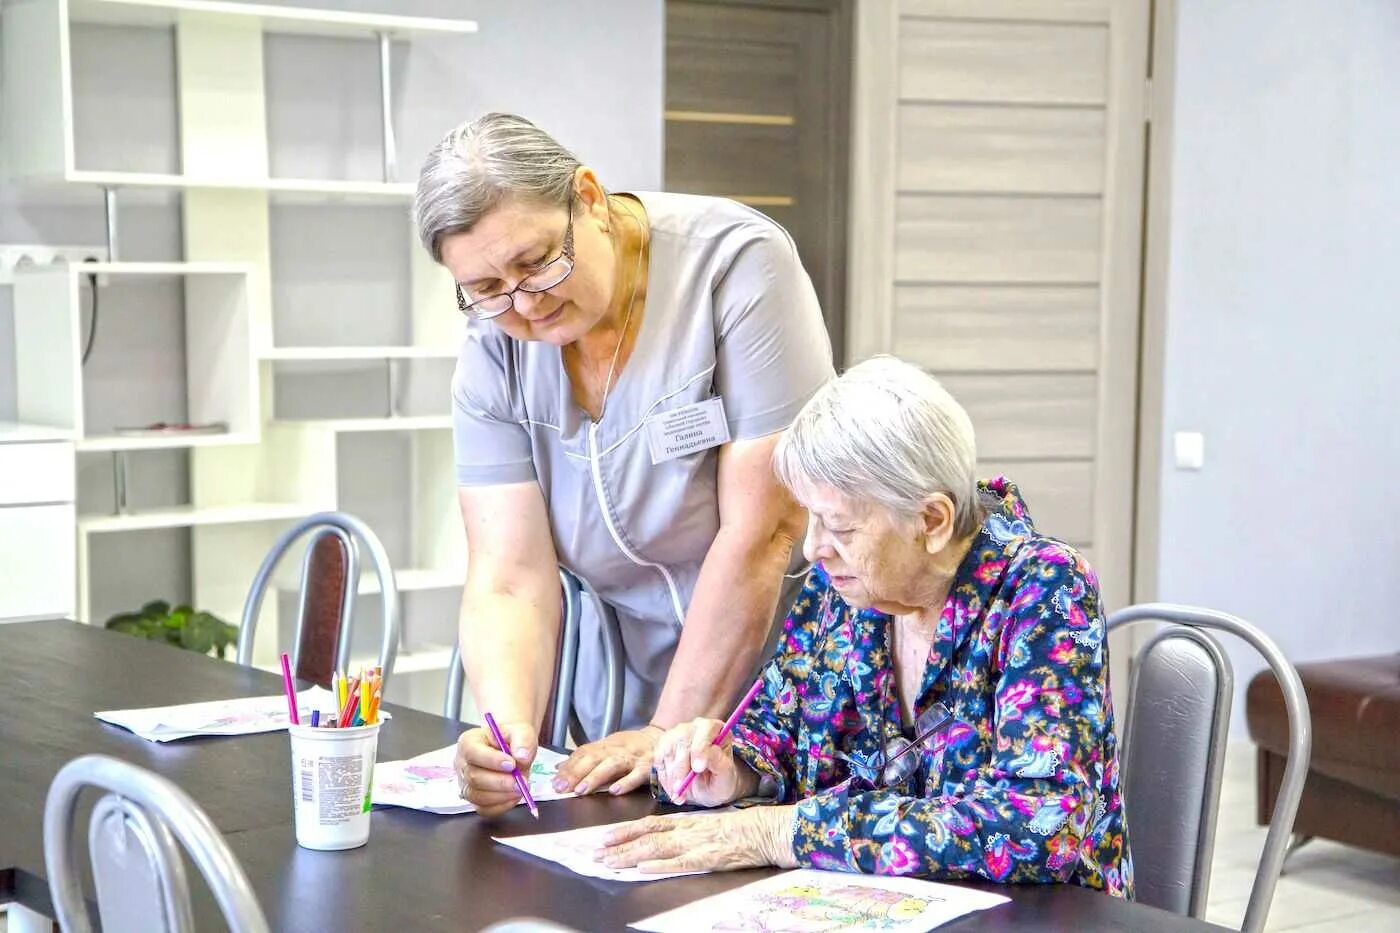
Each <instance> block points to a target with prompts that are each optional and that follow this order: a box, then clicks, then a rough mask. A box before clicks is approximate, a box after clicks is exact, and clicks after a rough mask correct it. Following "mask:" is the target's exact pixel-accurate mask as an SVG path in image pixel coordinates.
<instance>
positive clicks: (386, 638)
mask: <svg viewBox="0 0 1400 933" xmlns="http://www.w3.org/2000/svg"><path fill="white" fill-rule="evenodd" d="M311 532H314V534H312V537H311V540H310V541H309V542H308V543H307V547H306V554H305V555H304V556H303V558H302V576H301V592H300V596H299V603H298V609H297V627H296V632H295V633H294V635H293V645H292V658H291V660H292V668H293V670H296V669H297V668H298V667H299V661H300V655H301V627H302V624H303V620H304V618H305V614H306V599H307V582H308V576H309V574H310V572H311V561H312V555H313V553H314V552H315V549H316V544H317V542H318V541H319V540H320V539H321V538H322V537H323V536H325V535H334V536H335V537H337V538H339V539H340V540H341V543H342V544H343V545H344V546H345V549H346V553H347V555H348V558H347V563H346V568H345V589H344V593H343V599H342V604H341V617H340V636H339V640H338V643H337V645H336V667H337V668H338V669H340V670H346V669H348V668H349V666H350V647H351V646H350V641H351V638H350V635H351V629H352V626H353V623H354V611H355V594H356V591H357V589H358V587H359V582H360V564H359V547H358V544H359V543H361V542H362V543H363V544H364V545H365V547H366V548H368V549H369V557H370V563H371V564H372V565H373V566H374V572H375V576H376V577H378V579H379V590H380V599H381V609H380V617H381V619H382V622H383V634H382V640H381V643H380V648H379V666H380V667H382V668H383V669H384V682H385V683H386V684H387V683H388V681H389V676H390V675H391V674H392V673H393V670H394V659H395V658H396V657H397V656H398V651H399V619H400V609H399V588H398V585H397V584H396V583H395V582H394V569H393V566H392V565H391V564H390V563H389V555H388V553H387V552H386V551H385V550H384V545H383V543H381V542H380V540H379V536H378V535H376V534H375V533H374V531H373V530H372V529H371V528H370V527H369V526H368V525H367V524H365V523H364V522H363V521H361V520H360V519H358V518H356V517H355V516H353V515H348V514H346V513H344V512H318V513H317V514H315V515H311V516H308V517H306V518H304V519H302V520H301V521H299V522H297V523H296V524H294V525H292V527H290V528H288V529H287V530H286V531H284V532H283V533H282V534H281V536H280V537H278V539H277V541H276V542H274V543H273V545H272V547H271V549H270V550H269V551H268V552H267V556H266V557H265V558H263V562H262V566H260V567H259V568H258V572H257V574H256V575H255V576H254V577H253V583H252V586H251V587H249V589H248V598H247V600H246V601H245V602H244V604H243V621H242V624H241V625H240V626H239V630H238V654H237V659H238V663H239V664H243V665H251V664H252V663H253V642H254V636H255V635H256V629H257V624H258V614H259V612H260V611H261V610H262V602H263V597H264V596H265V595H266V594H267V590H268V588H269V586H270V584H271V581H272V574H273V571H275V570H276V569H277V565H278V564H279V563H280V562H281V560H282V558H283V556H285V555H286V553H287V551H288V550H290V549H291V546H292V545H293V544H295V543H296V541H297V539H299V538H301V537H302V536H303V535H305V534H308V533H311Z"/></svg>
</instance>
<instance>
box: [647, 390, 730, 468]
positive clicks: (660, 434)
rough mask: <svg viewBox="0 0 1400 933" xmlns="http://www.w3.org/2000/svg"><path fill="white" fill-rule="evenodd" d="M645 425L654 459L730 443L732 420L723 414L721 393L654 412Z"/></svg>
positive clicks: (677, 455)
mask: <svg viewBox="0 0 1400 933" xmlns="http://www.w3.org/2000/svg"><path fill="white" fill-rule="evenodd" d="M646 429H647V446H648V447H650V448H651V462H652V463H663V462H665V461H667V460H674V459H676V458H677V457H684V456H685V455H686V454H693V453H695V452H696V451H697V450H708V449H709V448H711V447H718V446H719V445H720V444H727V443H729V422H728V421H727V420H725V417H724V399H722V398H720V397H719V396H715V397H714V398H710V399H706V400H705V401H703V402H696V403H695V404H694V405H686V406H684V407H682V408H673V409H671V410H670V411H663V412H661V413H660V414H658V415H652V416H651V417H650V418H648V419H647V422H646Z"/></svg>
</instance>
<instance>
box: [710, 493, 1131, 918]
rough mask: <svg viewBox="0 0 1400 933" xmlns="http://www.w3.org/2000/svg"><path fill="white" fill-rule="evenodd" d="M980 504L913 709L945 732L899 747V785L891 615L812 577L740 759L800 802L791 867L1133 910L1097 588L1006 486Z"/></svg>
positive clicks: (753, 712)
mask: <svg viewBox="0 0 1400 933" xmlns="http://www.w3.org/2000/svg"><path fill="white" fill-rule="evenodd" d="M979 490H980V492H981V495H982V497H983V501H984V505H985V506H986V509H987V511H986V518H985V519H984V521H983V523H982V527H981V530H980V531H979V532H978V534H977V536H976V538H975V539H974V541H973V544H972V547H971V549H970V550H969V551H968V554H967V556H966V558H965V559H964V560H963V562H962V565H961V567H960V568H959V570H958V573H957V578H956V580H955V581H954V584H953V586H952V588H951V590H950V592H949V596H948V599H947V602H946V603H945V604H944V607H943V614H942V617H941V620H940V622H939V627H938V631H937V633H936V635H935V638H934V642H933V645H932V648H931V650H930V652H929V657H928V664H927V667H926V668H925V670H924V676H923V683H922V685H921V688H920V693H919V697H918V700H917V703H916V706H915V709H916V712H917V713H919V714H920V721H921V722H922V721H924V719H925V717H924V715H923V714H924V713H925V712H926V711H930V710H931V709H932V708H934V707H935V706H939V707H940V708H939V709H938V710H936V712H937V713H938V716H939V718H941V719H942V721H943V723H944V725H943V726H942V727H941V728H940V729H939V730H937V731H936V733H935V734H934V735H933V736H932V737H931V738H929V739H928V740H926V741H925V742H923V743H922V746H921V747H920V748H918V749H915V750H914V751H911V752H910V753H909V754H910V755H911V756H921V759H920V760H919V762H918V767H917V768H913V769H908V768H900V769H898V772H903V773H904V776H903V777H902V778H901V777H900V776H899V773H898V772H896V769H891V772H892V776H893V778H894V780H895V781H897V782H898V783H892V784H890V783H886V780H887V778H886V775H885V774H883V773H882V771H883V764H884V762H883V757H884V751H883V750H884V749H885V747H886V746H887V745H888V744H889V743H890V741H891V740H892V739H895V738H897V737H898V736H899V735H901V734H902V732H903V729H902V725H901V722H900V712H899V703H898V700H897V698H896V693H895V680H894V670H893V667H892V662H891V656H890V642H889V633H888V626H889V625H890V624H891V622H890V619H889V617H887V616H885V615H883V614H882V613H879V612H877V611H874V610H853V609H851V608H850V607H848V606H847V605H846V604H845V603H844V602H843V601H842V599H841V597H840V596H839V595H838V594H837V593H836V592H835V590H834V589H832V588H831V587H830V585H829V581H828V579H827V576H826V574H825V572H824V571H823V570H822V569H821V568H820V567H816V568H813V570H812V572H811V573H810V574H809V576H808V577H807V580H806V582H805V585H804V587H803V590H802V593H801V595H800V596H799V597H798V599H797V601H796V602H795V603H794V605H793V609H792V612H791V613H790V615H789V616H788V618H787V621H786V624H785V627H784V632H783V635H782V637H781V639H780V641H779V645H778V649H777V652H776V654H775V656H774V658H773V660H772V661H771V662H770V663H769V664H768V666H767V667H766V668H765V669H764V672H763V678H764V689H763V690H762V691H760V693H759V695H758V697H757V698H756V699H755V701H754V703H753V704H752V705H751V706H750V708H749V709H748V711H747V712H746V713H745V715H744V716H743V718H742V720H741V722H740V724H739V726H738V728H737V729H736V730H735V733H734V748H735V753H736V754H737V755H738V756H739V758H740V760H742V761H744V762H745V763H747V764H748V765H749V766H750V767H751V768H753V769H754V770H755V771H757V772H758V773H759V775H761V776H763V777H764V778H767V779H768V780H766V781H765V782H764V783H765V786H767V787H769V788H772V787H774V786H776V793H777V800H778V802H780V803H796V804H797V809H796V818H795V819H796V825H795V829H794V838H793V848H794V850H795V852H796V855H797V858H798V861H799V863H800V864H802V865H805V866H810V867H814V868H825V869H835V870H838V871H852V872H866V873H872V874H888V875H915V876H919V877H925V878H942V879H957V878H971V877H978V878H984V879H990V880H992V881H997V882H1006V883H1032V884H1034V883H1054V882H1068V883H1074V884H1080V885H1084V886H1085V887H1090V888H1096V889H1101V890H1104V891H1107V892H1108V893H1110V894H1112V895H1115V896H1119V897H1132V893H1133V871H1132V860H1131V857H1130V855H1129V852H1128V841H1127V828H1126V824H1125V820H1124V812H1123V797H1122V793H1121V791H1120V787H1119V773H1118V746H1117V740H1116V739H1115V737H1114V733H1113V704H1112V699H1111V697H1110V694H1109V685H1108V645H1107V642H1106V640H1105V638H1104V619H1103V615H1102V612H1101V610H1100V606H1099V592H1098V589H1099V588H1098V580H1097V578H1096V577H1095V575H1094V571H1093V570H1092V569H1090V567H1089V566H1088V564H1086V563H1085V562H1084V559H1083V558H1082V557H1081V556H1080V555H1079V554H1078V553H1077V552H1076V551H1075V550H1074V549H1073V548H1072V547H1070V546H1068V545H1066V544H1063V543H1061V542H1059V541H1056V540H1054V539H1052V538H1047V537H1043V536H1041V535H1040V534H1038V533H1037V532H1036V531H1035V527H1034V525H1033V524H1032V523H1031V518H1030V515H1029V514H1028V513H1027V511H1026V506H1025V504H1024V503H1023V502H1022V501H1021V497H1020V495H1019V493H1018V492H1017V490H1016V487H1015V486H1013V485H1012V484H1011V483H1010V482H1008V481H1007V480H1006V479H1005V478H1004V477H998V478H997V479H994V480H992V481H990V482H985V483H981V484H979ZM949 713H951V715H948V714H949ZM911 728H912V724H911ZM901 763H902V762H901ZM911 771H912V773H910V772H911Z"/></svg>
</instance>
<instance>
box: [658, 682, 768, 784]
mask: <svg viewBox="0 0 1400 933" xmlns="http://www.w3.org/2000/svg"><path fill="white" fill-rule="evenodd" d="M762 689H763V677H762V676H760V677H759V678H758V680H755V681H754V682H753V686H752V687H750V688H749V692H748V693H746V694H744V698H743V699H742V700H740V701H739V705H738V706H736V707H734V712H732V713H730V714H729V718H728V719H726V720H725V721H724V728H722V729H720V730H719V735H717V736H715V740H714V741H713V742H711V743H710V744H711V745H723V744H724V740H725V739H727V738H729V733H731V732H733V731H734V727H735V726H736V725H738V724H739V717H740V716H742V715H744V710H746V709H748V708H749V704H750V703H752V702H753V698H754V697H756V696H758V691H760V690H762ZM699 775H700V772H699V771H691V772H690V773H689V774H687V775H686V776H685V780H683V781H681V786H680V787H677V788H676V793H675V800H676V803H685V794H686V791H688V790H690V785H691V784H694V783H695V779H696V778H697V777H699Z"/></svg>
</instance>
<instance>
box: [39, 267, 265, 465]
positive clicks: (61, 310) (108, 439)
mask: <svg viewBox="0 0 1400 933" xmlns="http://www.w3.org/2000/svg"><path fill="white" fill-rule="evenodd" d="M252 273H253V268H252V266H250V265H246V264H242V263H218V262H203V263H197V262H189V263H184V262H170V263H161V262H153V263H125V262H99V263H81V264H73V265H68V266H58V267H44V268H38V269H32V270H29V269H26V270H22V271H19V272H17V274H16V276H15V284H14V291H15V345H16V351H17V352H16V354H15V355H16V367H15V368H16V408H17V410H18V413H19V416H20V418H21V419H22V420H24V421H31V422H37V423H41V424H51V425H55V426H58V427H62V428H66V429H69V430H71V431H73V433H74V436H75V442H76V445H77V447H78V449H80V450H83V451H92V450H149V449H164V448H174V447H195V446H203V445H228V444H247V443H256V442H257V441H258V438H259V436H260V434H259V432H260V427H261V418H260V415H261V411H260V397H261V390H260V386H259V381H258V367H257V360H256V359H255V358H254V356H253V353H252V347H253V329H252V321H251V316H250V309H249V300H250V295H249V291H250V290H249V280H250V278H251V276H252ZM89 274H96V275H98V276H100V277H102V278H100V279H99V284H98V289H99V293H100V294H101V295H102V296H103V298H104V299H105V301H106V302H108V303H104V305H103V310H104V312H105V313H107V314H111V313H117V314H123V313H125V314H142V313H144V312H145V308H144V307H142V308H141V310H137V311H132V310H131V307H132V306H133V305H134V304H138V303H140V302H145V301H148V300H149V298H150V296H149V295H142V294H140V292H139V291H138V292H135V293H130V292H129V293H127V294H125V295H123V294H122V291H121V290H122V289H123V288H132V289H138V290H139V289H149V288H150V287H151V283H154V282H160V281H172V282H174V281H178V282H179V283H180V284H181V286H182V287H181V289H180V293H179V297H178V299H177V298H175V297H174V296H173V294H172V295H171V298H170V300H171V301H173V302H177V303H178V304H177V305H176V307H180V310H179V311H178V312H177V313H178V314H179V315H181V316H182V317H183V320H184V332H185V333H184V383H185V386H184V390H183V392H184V399H183V408H184V410H183V411H178V410H161V411H160V412H159V413H157V414H155V416H154V417H149V418H148V417H147V415H149V414H151V413H149V412H145V413H138V414H134V415H133V416H132V417H131V418H130V419H129V420H126V421H125V422H124V421H122V420H116V419H113V418H111V416H110V414H109V416H108V420H109V422H110V421H115V424H117V425H121V424H123V423H134V424H140V423H143V422H144V421H147V420H168V421H177V420H184V421H188V422H190V423H192V424H209V423H215V422H222V423H223V424H225V425H226V426H227V429H228V430H227V432H226V433H223V434H193V435H189V436H169V437H167V436H160V437H135V436H132V437H127V436H119V435H117V434H115V432H114V431H112V429H111V425H110V424H108V425H105V426H104V425H101V424H91V423H90V422H91V419H90V418H89V417H88V413H87V412H86V410H85V409H86V407H87V406H86V404H85V401H84V391H83V383H84V379H85V375H84V372H83V367H82V365H81V362H80V358H81V356H82V341H83V328H82V307H83V305H84V304H85V303H86V296H84V295H83V291H84V290H85V285H84V280H85V279H86V278H87V276H88V275H89ZM103 279H105V284H103ZM133 294H135V297H136V298H137V299H140V302H135V301H133V300H132V295H133ZM114 300H115V301H116V305H115V307H114V306H113V305H111V304H110V302H112V301H114ZM103 391H104V392H106V391H108V389H107V388H106V387H104V388H103ZM105 398H106V397H105V396H104V401H105ZM89 429H91V433H89Z"/></svg>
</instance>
